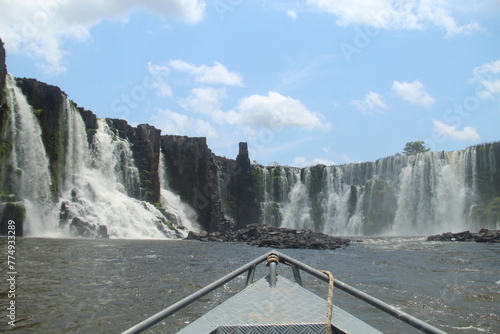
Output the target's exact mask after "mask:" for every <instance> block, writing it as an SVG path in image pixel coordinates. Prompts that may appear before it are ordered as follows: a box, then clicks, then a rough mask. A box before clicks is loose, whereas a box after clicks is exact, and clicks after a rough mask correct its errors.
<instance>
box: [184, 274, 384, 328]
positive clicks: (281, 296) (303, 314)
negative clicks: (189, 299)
mask: <svg viewBox="0 0 500 334" xmlns="http://www.w3.org/2000/svg"><path fill="white" fill-rule="evenodd" d="M326 307H327V303H326V300H324V299H322V298H321V297H319V296H317V295H315V294H313V293H312V292H310V291H309V290H306V289H305V288H303V287H301V286H299V285H298V284H296V283H294V282H291V281H290V280H288V279H286V278H284V277H282V276H278V278H277V284H276V287H274V288H271V287H270V285H269V282H268V281H267V280H266V278H262V279H260V280H258V281H257V282H255V283H253V284H251V285H249V286H247V287H246V288H245V289H244V290H242V291H240V292H239V293H238V294H236V295H234V296H233V297H231V298H230V299H228V300H227V301H225V302H224V303H222V304H220V305H219V306H217V307H216V308H215V309H213V310H211V311H209V312H208V313H206V314H205V315H204V316H202V317H200V318H199V319H197V320H196V321H194V322H193V323H191V324H190V325H188V326H187V327H185V328H184V329H182V330H181V331H179V332H178V333H180V334H190V333H191V334H195V333H196V334H200V333H212V332H213V333H219V332H217V331H216V330H217V329H218V328H219V329H220V330H221V332H220V333H252V334H253V333H270V330H271V329H273V328H274V329H273V330H274V331H273V333H296V331H295V330H297V329H301V328H302V329H307V330H313V329H315V330H316V331H310V333H322V332H324V331H325V326H326V325H325V320H326V319H325V318H326ZM332 323H333V325H334V326H335V327H336V328H338V329H341V330H343V331H345V332H348V333H352V334H354V333H367V334H368V333H380V332H379V331H377V330H376V329H374V328H373V327H371V326H369V325H367V324H366V323H364V322H362V321H361V320H359V319H358V318H355V317H354V316H352V315H351V314H349V313H347V312H345V311H344V310H342V309H340V308H338V307H336V306H334V307H333V315H332ZM304 325H307V326H305V327H304ZM301 326H302V327H301ZM236 327H241V328H242V330H248V332H246V331H244V332H241V331H234V330H236V329H235V328H236ZM243 327H245V328H244V329H243ZM224 328H232V330H233V332H223V331H222V330H224ZM278 329H281V330H283V331H282V332H279V331H276V330H278ZM259 330H261V331H259ZM338 332H339V331H337V333H338ZM297 333H298V332H297ZM300 333H302V332H300Z"/></svg>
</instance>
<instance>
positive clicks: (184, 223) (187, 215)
mask: <svg viewBox="0 0 500 334" xmlns="http://www.w3.org/2000/svg"><path fill="white" fill-rule="evenodd" d="M158 169H159V171H158V173H159V175H160V186H161V190H160V194H161V205H162V208H163V210H164V211H165V213H166V216H167V217H168V218H169V219H170V221H172V222H173V224H174V225H175V226H176V227H177V229H178V230H179V231H180V233H181V234H182V236H183V237H186V236H187V233H188V231H194V232H199V231H200V227H199V226H198V224H197V223H196V221H197V219H198V217H197V214H196V211H195V210H194V209H193V208H192V207H191V206H189V205H188V204H186V203H184V202H182V200H181V197H180V196H179V195H177V194H175V193H174V192H173V191H172V190H171V189H170V187H169V184H168V178H167V170H166V163H165V157H164V155H163V154H161V153H160V165H159V168H158Z"/></svg>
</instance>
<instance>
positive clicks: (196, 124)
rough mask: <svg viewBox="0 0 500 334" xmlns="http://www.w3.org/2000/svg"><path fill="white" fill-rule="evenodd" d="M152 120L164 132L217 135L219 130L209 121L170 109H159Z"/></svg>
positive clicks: (205, 135) (171, 133)
mask: <svg viewBox="0 0 500 334" xmlns="http://www.w3.org/2000/svg"><path fill="white" fill-rule="evenodd" d="M152 121H153V124H154V125H155V126H156V127H158V128H160V129H161V130H162V132H163V133H164V134H169V135H190V136H202V137H217V131H215V129H214V128H213V127H212V126H211V125H210V123H208V122H207V121H205V120H202V119H197V118H191V117H189V116H188V115H185V114H181V113H177V112H175V111H172V110H169V109H164V110H159V111H158V112H157V114H156V115H154V116H153V117H152Z"/></svg>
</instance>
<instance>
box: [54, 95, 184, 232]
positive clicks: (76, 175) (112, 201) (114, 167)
mask: <svg viewBox="0 0 500 334" xmlns="http://www.w3.org/2000/svg"><path fill="white" fill-rule="evenodd" d="M66 112H67V124H68V125H67V126H68V129H71V132H69V133H68V137H69V138H71V140H69V141H68V142H67V147H66V156H65V161H64V163H63V165H64V166H65V169H64V170H63V174H64V175H66V181H65V182H64V183H63V184H61V189H60V193H62V196H61V198H60V201H59V206H60V207H61V211H62V213H61V216H62V217H63V218H64V220H65V221H66V225H65V227H66V229H69V228H71V226H72V225H75V224H76V225H78V224H82V223H83V224H84V225H85V226H87V227H88V226H90V227H95V231H96V235H99V233H98V231H99V230H98V227H99V226H101V225H105V226H106V227H107V232H108V233H109V236H110V237H114V238H134V239H145V238H155V239H161V238H165V236H167V237H172V238H173V237H176V233H175V231H172V230H171V229H169V228H168V226H167V225H166V222H165V218H164V217H163V215H162V214H161V212H159V211H158V209H156V208H155V207H154V206H153V205H152V204H150V203H147V202H143V201H139V200H136V199H134V198H132V197H130V196H129V195H128V193H127V191H131V190H132V189H131V187H138V184H139V182H138V178H139V176H138V172H137V169H136V168H135V163H134V161H133V158H132V154H131V151H130V146H129V143H128V142H127V141H126V140H123V139H120V138H118V137H116V136H115V135H114V134H113V133H112V132H111V131H110V129H109V127H108V125H107V124H106V122H105V121H104V120H102V119H101V120H98V129H97V131H96V133H95V135H94V139H93V140H94V142H93V145H92V150H90V149H89V146H88V143H87V137H86V129H85V125H84V123H83V120H82V119H81V116H80V114H79V113H78V111H77V110H76V109H75V108H74V107H73V106H72V105H71V104H70V103H69V101H67V108H66ZM75 154H76V155H77V156H75ZM123 182H126V184H124V183H123ZM75 219H77V220H76V222H75ZM90 236H92V235H90Z"/></svg>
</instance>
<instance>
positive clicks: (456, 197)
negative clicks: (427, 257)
mask: <svg viewBox="0 0 500 334" xmlns="http://www.w3.org/2000/svg"><path fill="white" fill-rule="evenodd" d="M478 150H482V151H486V152H482V153H481V156H480V157H478ZM492 150H493V149H492V148H490V149H489V151H487V150H486V149H484V148H481V146H478V147H471V148H468V149H465V150H461V151H453V152H427V153H420V154H417V155H414V156H403V155H399V154H398V155H395V156H392V157H388V158H383V159H379V160H377V161H375V162H366V163H357V164H347V165H342V166H323V165H318V166H312V167H307V168H302V169H298V168H295V167H259V166H254V168H257V169H260V170H259V172H258V173H255V175H259V177H260V178H261V180H260V181H258V183H257V184H258V186H259V187H260V191H261V193H262V194H261V195H260V197H261V217H262V220H263V222H264V223H266V224H269V225H272V226H282V227H292V228H305V229H312V230H315V231H319V232H323V233H327V234H335V235H427V234H432V233H442V232H444V231H458V230H465V229H471V227H472V228H476V226H475V225H474V223H473V221H474V218H473V213H474V208H475V207H477V206H478V204H479V201H480V198H479V196H478V187H479V186H480V185H482V186H483V187H486V186H487V185H488V183H487V182H485V181H484V179H485V178H488V179H489V180H491V181H490V182H493V178H494V177H495V176H494V173H495V172H494V171H495V168H496V167H495V164H496V162H495V159H494V153H493V152H492ZM478 162H481V166H482V167H481V168H478V166H477V164H478ZM479 169H481V170H482V171H481V173H482V174H480V171H479ZM495 175H496V174H495ZM485 184H486V186H485ZM490 188H494V186H491V187H490ZM489 191H490V192H491V193H494V191H495V190H489ZM483 192H484V191H483ZM493 224H494V223H493ZM483 227H484V226H483Z"/></svg>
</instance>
